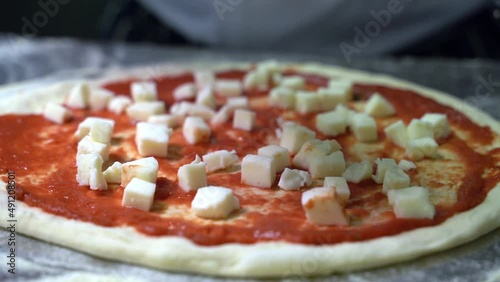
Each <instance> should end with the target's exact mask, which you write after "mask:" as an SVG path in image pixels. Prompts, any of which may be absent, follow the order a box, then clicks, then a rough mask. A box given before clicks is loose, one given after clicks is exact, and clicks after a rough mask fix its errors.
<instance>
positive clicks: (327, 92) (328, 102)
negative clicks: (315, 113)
mask: <svg viewBox="0 0 500 282" xmlns="http://www.w3.org/2000/svg"><path fill="white" fill-rule="evenodd" d="M318 95H319V99H320V102H321V109H322V110H323V111H331V110H333V109H335V107H337V105H339V104H345V103H347V99H348V97H347V96H346V91H345V89H342V88H324V87H321V88H319V89H318Z"/></svg>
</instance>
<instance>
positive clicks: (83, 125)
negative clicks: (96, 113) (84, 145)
mask: <svg viewBox="0 0 500 282" xmlns="http://www.w3.org/2000/svg"><path fill="white" fill-rule="evenodd" d="M101 122H107V123H109V124H111V125H112V126H113V127H114V126H115V121H114V120H112V119H107V118H98V117H87V118H85V119H84V120H83V121H82V122H80V124H79V125H78V129H77V130H76V131H75V135H74V136H75V138H76V139H78V140H81V139H82V138H83V137H85V136H87V134H89V132H90V129H91V128H92V126H93V125H94V124H96V123H101Z"/></svg>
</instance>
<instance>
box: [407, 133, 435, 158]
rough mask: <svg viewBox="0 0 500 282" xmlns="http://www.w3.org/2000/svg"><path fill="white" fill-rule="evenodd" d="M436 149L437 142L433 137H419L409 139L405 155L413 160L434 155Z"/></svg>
mask: <svg viewBox="0 0 500 282" xmlns="http://www.w3.org/2000/svg"><path fill="white" fill-rule="evenodd" d="M437 150H438V144H437V143H436V141H435V140H434V139H433V138H419V139H415V140H410V142H408V144H407V146H406V155H408V156H409V157H410V158H412V159H414V160H421V159H423V158H425V157H431V158H432V157H434V156H435V155H436V153H437Z"/></svg>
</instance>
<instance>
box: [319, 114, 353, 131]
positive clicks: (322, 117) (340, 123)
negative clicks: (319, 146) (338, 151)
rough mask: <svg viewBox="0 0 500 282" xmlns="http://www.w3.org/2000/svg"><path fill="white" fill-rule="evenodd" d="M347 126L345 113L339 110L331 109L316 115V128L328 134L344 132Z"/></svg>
mask: <svg viewBox="0 0 500 282" xmlns="http://www.w3.org/2000/svg"><path fill="white" fill-rule="evenodd" d="M346 128H347V120H346V118H345V115H344V114H343V113H341V112H339V111H331V112H326V113H322V114H318V115H316V129H317V130H318V131H319V132H321V133H323V134H324V135H327V136H337V135H340V134H344V133H345V132H346Z"/></svg>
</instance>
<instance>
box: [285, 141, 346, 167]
mask: <svg viewBox="0 0 500 282" xmlns="http://www.w3.org/2000/svg"><path fill="white" fill-rule="evenodd" d="M338 150H340V144H339V143H338V142H337V141H335V140H318V139H313V140H309V141H307V142H305V143H304V144H303V145H302V147H300V150H299V152H298V153H297V154H296V155H295V157H294V158H293V165H294V166H296V167H299V168H302V169H309V164H310V161H311V160H312V159H314V158H318V157H323V156H326V155H329V154H331V153H333V152H336V151H338Z"/></svg>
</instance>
